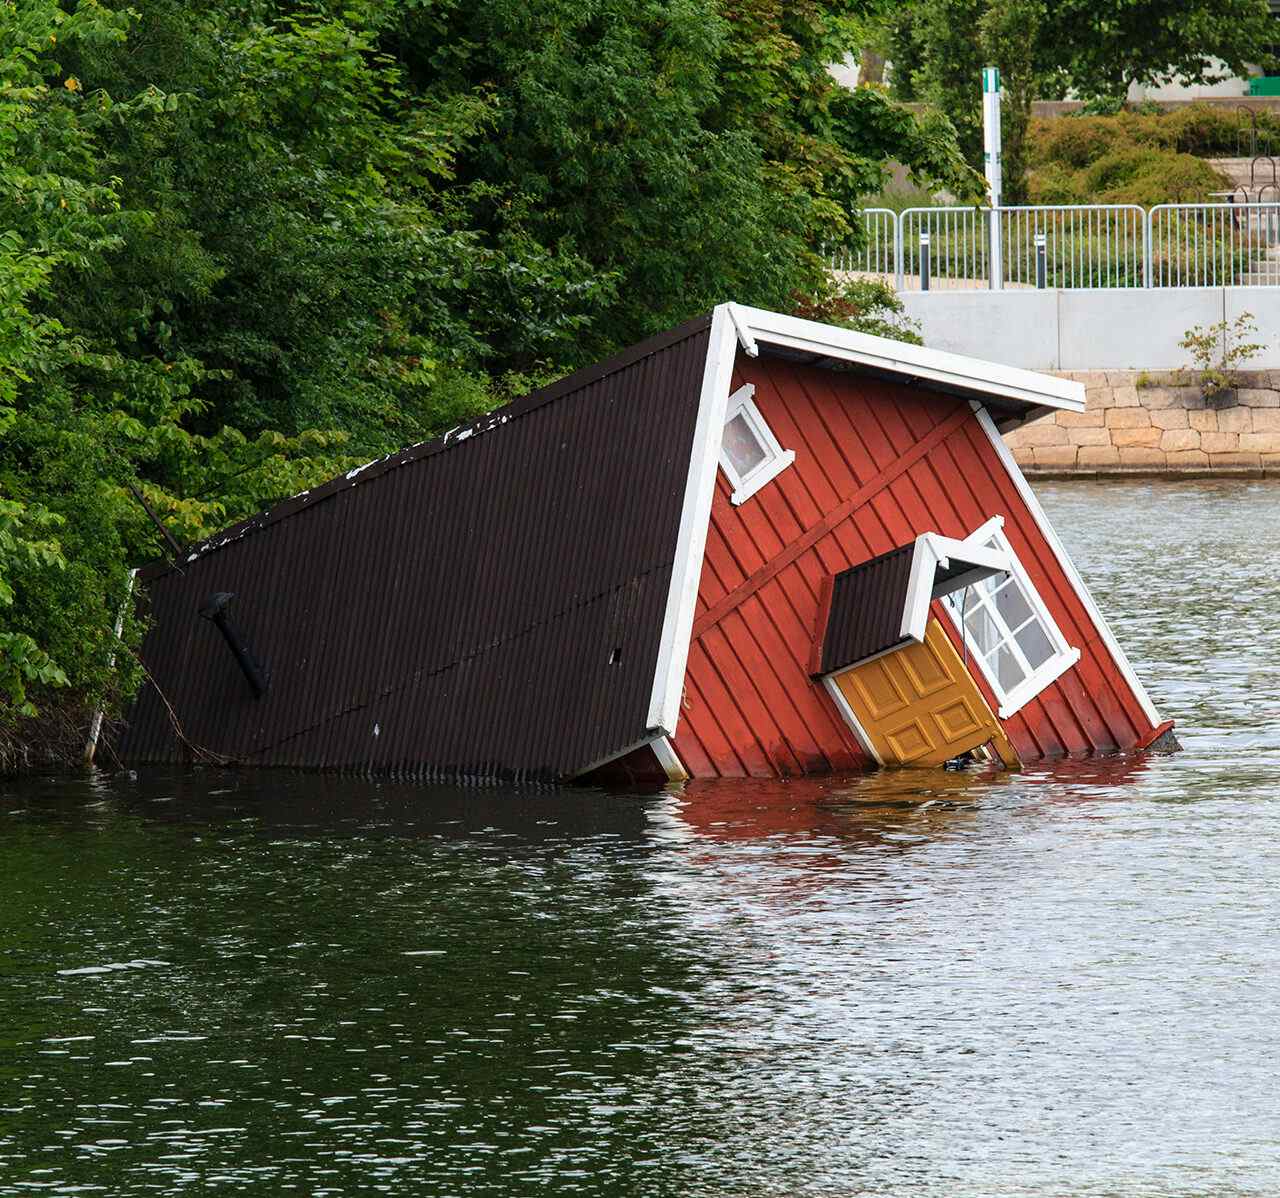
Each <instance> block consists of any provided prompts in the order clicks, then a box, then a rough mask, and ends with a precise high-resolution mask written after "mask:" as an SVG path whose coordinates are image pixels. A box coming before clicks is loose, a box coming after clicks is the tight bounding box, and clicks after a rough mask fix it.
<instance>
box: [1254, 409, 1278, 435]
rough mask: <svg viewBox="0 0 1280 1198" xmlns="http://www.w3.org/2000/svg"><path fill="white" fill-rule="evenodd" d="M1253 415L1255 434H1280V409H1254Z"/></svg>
mask: <svg viewBox="0 0 1280 1198" xmlns="http://www.w3.org/2000/svg"><path fill="white" fill-rule="evenodd" d="M1251 415H1252V419H1253V431H1254V432H1255V433H1280V408H1254V409H1252V412H1251Z"/></svg>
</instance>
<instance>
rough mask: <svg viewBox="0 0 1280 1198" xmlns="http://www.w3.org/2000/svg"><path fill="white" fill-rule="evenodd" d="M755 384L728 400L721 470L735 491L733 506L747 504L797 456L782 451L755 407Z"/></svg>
mask: <svg viewBox="0 0 1280 1198" xmlns="http://www.w3.org/2000/svg"><path fill="white" fill-rule="evenodd" d="M755 393H756V389H755V384H754V383H748V384H747V385H746V386H745V387H739V388H738V389H737V390H736V391H735V392H734V393H733V394H732V395H731V396H729V406H728V409H727V410H726V412H725V420H724V437H723V439H722V440H721V442H720V467H721V469H722V470H723V471H724V473H725V477H726V478H728V480H729V484H730V486H732V487H733V502H734V503H735V504H738V503H745V502H746V501H747V500H748V499H750V498H751V496H752V495H754V494H755V493H756V492H757V491H758V490H760V488H761V487H763V486H764V485H765V483H767V482H768V481H769V480H770V479H773V478H776V477H777V476H778V475H779V474H781V473H782V471H784V470H785V469H786V468H787V467H788V466H790V465H791V463H792V462H794V461H795V460H796V455H795V453H794V452H793V451H792V450H790V449H783V448H782V446H781V445H779V444H778V438H777V437H775V436H774V435H773V432H772V430H771V429H770V428H769V426H768V425H767V424H765V422H764V417H763V416H761V415H760V409H759V408H757V407H756V405H755V399H754V398H753V397H754V396H755Z"/></svg>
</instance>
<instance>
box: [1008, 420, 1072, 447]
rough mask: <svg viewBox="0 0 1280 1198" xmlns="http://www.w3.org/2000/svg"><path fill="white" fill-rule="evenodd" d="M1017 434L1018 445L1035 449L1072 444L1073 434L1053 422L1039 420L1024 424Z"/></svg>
mask: <svg viewBox="0 0 1280 1198" xmlns="http://www.w3.org/2000/svg"><path fill="white" fill-rule="evenodd" d="M1017 432H1018V441H1017V444H1019V445H1029V446H1031V447H1033V448H1035V449H1039V448H1040V447H1042V446H1048V445H1069V444H1070V443H1071V434H1070V433H1069V432H1068V430H1067V429H1065V428H1063V427H1062V426H1061V425H1060V424H1054V423H1053V422H1052V421H1051V420H1037V421H1034V422H1033V423H1031V424H1024V425H1023V426H1022V427H1021V428H1020V429H1018V430H1017Z"/></svg>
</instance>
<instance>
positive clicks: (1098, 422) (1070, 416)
mask: <svg viewBox="0 0 1280 1198" xmlns="http://www.w3.org/2000/svg"><path fill="white" fill-rule="evenodd" d="M1057 422H1058V424H1060V425H1061V426H1062V427H1063V428H1102V427H1103V426H1104V425H1105V424H1106V423H1107V414H1106V413H1105V412H1103V411H1096V412H1087V411H1086V412H1059V413H1058V415H1057Z"/></svg>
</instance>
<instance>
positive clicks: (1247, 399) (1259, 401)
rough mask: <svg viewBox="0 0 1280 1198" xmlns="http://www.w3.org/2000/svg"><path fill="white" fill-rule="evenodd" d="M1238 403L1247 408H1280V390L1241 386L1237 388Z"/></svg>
mask: <svg viewBox="0 0 1280 1198" xmlns="http://www.w3.org/2000/svg"><path fill="white" fill-rule="evenodd" d="M1236 403H1239V404H1243V405H1244V406H1245V407H1246V408H1280V391H1272V390H1270V389H1267V390H1262V389H1260V388H1257V387H1240V388H1238V389H1237V390H1236Z"/></svg>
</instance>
